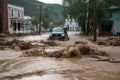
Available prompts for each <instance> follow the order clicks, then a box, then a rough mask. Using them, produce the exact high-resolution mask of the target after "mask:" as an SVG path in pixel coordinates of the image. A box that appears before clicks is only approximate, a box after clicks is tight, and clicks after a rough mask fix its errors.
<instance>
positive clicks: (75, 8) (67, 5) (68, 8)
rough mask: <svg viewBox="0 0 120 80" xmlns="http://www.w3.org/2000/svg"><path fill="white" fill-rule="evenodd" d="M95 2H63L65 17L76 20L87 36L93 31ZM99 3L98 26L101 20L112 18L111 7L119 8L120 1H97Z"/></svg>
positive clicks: (74, 0) (64, 0) (87, 0)
mask: <svg viewBox="0 0 120 80" xmlns="http://www.w3.org/2000/svg"><path fill="white" fill-rule="evenodd" d="M93 1H94V0H63V5H64V9H63V10H64V12H63V14H64V16H65V17H67V15H70V16H71V18H74V19H76V20H77V21H78V22H79V23H78V24H79V26H80V27H81V29H82V32H83V33H84V34H86V35H89V33H90V32H91V31H92V30H93V11H94V8H93V5H94V4H93ZM96 1H97V23H98V24H97V25H99V23H100V21H101V20H106V19H108V18H109V16H110V11H109V7H110V6H113V5H114V6H119V7H120V0H96Z"/></svg>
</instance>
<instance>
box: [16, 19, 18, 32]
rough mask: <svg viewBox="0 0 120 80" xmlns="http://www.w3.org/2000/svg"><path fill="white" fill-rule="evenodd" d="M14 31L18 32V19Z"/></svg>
mask: <svg viewBox="0 0 120 80" xmlns="http://www.w3.org/2000/svg"><path fill="white" fill-rule="evenodd" d="M16 33H17V34H18V21H16Z"/></svg>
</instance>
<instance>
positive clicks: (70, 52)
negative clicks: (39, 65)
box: [22, 47, 81, 58]
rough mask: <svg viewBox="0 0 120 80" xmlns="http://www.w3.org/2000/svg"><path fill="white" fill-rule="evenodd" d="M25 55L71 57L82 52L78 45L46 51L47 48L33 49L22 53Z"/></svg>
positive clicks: (77, 55)
mask: <svg viewBox="0 0 120 80" xmlns="http://www.w3.org/2000/svg"><path fill="white" fill-rule="evenodd" d="M22 56H24V57H31V56H43V57H55V58H60V57H64V58H70V57H81V53H80V51H79V49H78V48H77V47H69V48H68V49H62V50H59V51H53V52H46V51H45V48H44V49H43V48H42V49H33V50H29V51H26V52H24V53H23V54H22Z"/></svg>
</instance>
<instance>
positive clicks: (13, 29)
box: [8, 4, 30, 34]
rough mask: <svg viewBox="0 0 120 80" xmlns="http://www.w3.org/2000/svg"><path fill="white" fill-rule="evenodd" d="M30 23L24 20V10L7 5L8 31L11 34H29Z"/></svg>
mask: <svg viewBox="0 0 120 80" xmlns="http://www.w3.org/2000/svg"><path fill="white" fill-rule="evenodd" d="M29 24H30V21H29V20H26V19H24V8H23V7H19V6H15V5H11V4H8V30H9V33H10V34H13V33H29Z"/></svg>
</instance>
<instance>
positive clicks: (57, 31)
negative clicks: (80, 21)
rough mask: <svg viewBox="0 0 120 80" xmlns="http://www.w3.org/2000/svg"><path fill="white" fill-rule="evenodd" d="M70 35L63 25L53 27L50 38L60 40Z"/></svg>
mask: <svg viewBox="0 0 120 80" xmlns="http://www.w3.org/2000/svg"><path fill="white" fill-rule="evenodd" d="M66 37H68V35H67V31H66V30H65V29H64V28H62V27H56V28H53V29H52V31H51V34H50V39H51V40H52V39H59V40H65V38H66Z"/></svg>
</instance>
